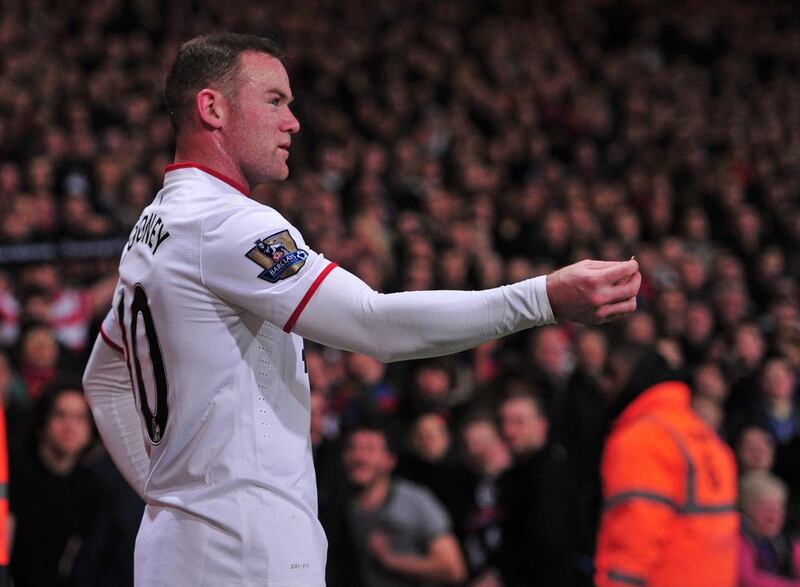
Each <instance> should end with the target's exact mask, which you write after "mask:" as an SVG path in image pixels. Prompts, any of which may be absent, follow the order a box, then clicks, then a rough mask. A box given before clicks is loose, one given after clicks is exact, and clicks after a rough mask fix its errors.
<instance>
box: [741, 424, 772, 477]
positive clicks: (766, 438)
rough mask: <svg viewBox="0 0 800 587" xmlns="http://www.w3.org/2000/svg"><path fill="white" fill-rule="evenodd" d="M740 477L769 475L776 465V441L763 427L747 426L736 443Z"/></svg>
mask: <svg viewBox="0 0 800 587" xmlns="http://www.w3.org/2000/svg"><path fill="white" fill-rule="evenodd" d="M736 459H737V461H738V463H739V476H740V477H744V476H745V475H747V474H748V473H753V472H762V473H769V472H771V471H772V468H773V466H774V465H775V440H774V439H773V438H772V436H771V435H770V433H769V432H767V431H766V430H765V429H764V428H762V427H761V426H755V425H751V426H747V427H746V428H744V429H743V430H742V432H741V434H740V435H739V441H738V442H737V443H736Z"/></svg>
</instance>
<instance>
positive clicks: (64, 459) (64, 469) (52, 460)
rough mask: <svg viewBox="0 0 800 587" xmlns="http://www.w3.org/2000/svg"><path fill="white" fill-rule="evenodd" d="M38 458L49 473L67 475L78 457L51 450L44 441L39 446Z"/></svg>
mask: <svg viewBox="0 0 800 587" xmlns="http://www.w3.org/2000/svg"><path fill="white" fill-rule="evenodd" d="M39 458H40V459H41V460H42V463H44V466H45V467H46V468H47V470H48V471H50V472H51V473H55V474H56V475H67V474H69V473H71V472H72V469H74V468H75V464H76V463H77V462H78V457H77V456H73V455H67V454H63V453H60V452H57V451H55V450H53V448H52V447H51V446H50V445H48V444H47V443H46V442H45V443H42V445H41V446H40V447H39Z"/></svg>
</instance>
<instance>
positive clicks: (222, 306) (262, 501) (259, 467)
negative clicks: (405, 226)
mask: <svg viewBox="0 0 800 587" xmlns="http://www.w3.org/2000/svg"><path fill="white" fill-rule="evenodd" d="M254 226H263V230H262V229H260V228H254ZM281 229H283V231H284V232H285V233H286V234H287V235H289V231H290V230H291V231H293V232H294V229H293V228H291V227H289V225H288V224H287V223H286V221H285V220H284V219H283V218H282V217H281V216H280V215H279V214H277V213H276V212H275V211H273V210H271V209H269V208H267V207H264V206H261V205H259V204H257V203H256V202H253V201H252V200H249V199H248V198H246V197H245V196H244V195H242V194H241V193H239V192H237V191H236V190H235V189H233V188H232V187H230V186H229V185H228V184H227V183H226V182H225V181H221V180H220V179H218V178H217V177H215V176H213V175H210V174H209V173H207V172H205V171H201V170H200V169H197V168H194V167H181V166H176V167H173V169H172V171H170V172H169V173H168V174H167V178H166V180H165V187H164V189H163V190H162V191H160V192H159V193H158V195H157V196H156V197H155V199H154V201H153V202H152V204H151V205H150V206H148V207H147V208H146V209H145V210H144V211H143V213H142V216H141V217H140V219H139V221H138V222H137V224H136V226H135V228H134V229H133V231H132V232H131V236H130V239H129V242H128V244H127V245H126V247H125V251H124V253H123V257H122V260H121V262H120V282H119V286H118V288H117V292H116V294H115V298H114V308H113V314H114V318H115V319H116V322H117V324H116V325H115V326H116V334H117V336H119V338H120V339H121V340H119V339H118V342H121V346H123V347H124V348H125V349H126V350H127V352H126V357H127V358H128V366H129V369H130V372H131V379H132V382H133V389H134V394H135V395H136V401H137V407H138V408H139V411H140V414H141V417H142V422H143V430H144V432H145V435H146V437H147V438H146V443H147V447H148V450H149V452H150V457H151V465H150V475H149V477H148V480H147V483H146V485H145V496H146V500H147V503H148V507H147V511H146V513H145V517H144V520H143V523H142V527H141V529H140V533H139V537H138V539H137V552H136V577H137V584H141V585H171V586H174V585H206V584H208V585H262V584H269V585H317V584H323V579H322V577H323V575H324V549H325V540H324V535H323V534H322V530H321V528H320V527H319V524H318V522H317V520H316V493H315V486H314V474H313V465H312V461H311V453H310V443H309V439H308V430H309V397H308V378H307V375H306V374H305V370H304V364H303V361H302V339H300V338H299V337H297V336H296V335H292V334H289V333H287V332H284V331H283V330H282V329H281V327H280V326H277V325H276V324H279V323H280V322H279V321H280V320H283V316H284V315H285V314H286V312H287V311H288V310H287V308H289V307H290V306H291V304H292V303H297V297H298V296H299V295H300V294H299V293H298V292H301V291H303V289H304V287H305V285H304V282H305V280H306V278H305V276H302V277H297V283H292V284H291V285H288V286H287V285H286V283H285V280H284V279H281V280H278V281H279V282H280V285H279V286H278V288H277V291H275V289H276V288H275V286H274V284H261V283H260V282H259V280H258V275H257V274H258V271H260V269H259V268H258V267H255V266H253V267H255V269H256V271H255V273H256V275H253V276H251V275H250V274H247V273H246V271H247V270H249V269H250V267H251V266H252V263H253V261H252V256H253V255H251V258H248V257H247V254H248V250H246V249H245V250H242V251H241V252H239V249H241V248H242V247H243V246H250V247H252V246H253V244H252V243H253V242H254V241H258V238H256V239H254V240H249V241H248V240H246V239H248V238H250V236H249V235H248V234H247V233H248V231H253V230H257V231H259V230H260V231H262V232H263V233H264V234H262V235H261V236H262V237H263V236H267V235H269V234H270V233H271V231H274V232H278V233H280V234H283V232H281ZM243 239H245V240H243ZM273 240H274V239H273ZM283 240H284V241H286V242H288V241H289V240H291V243H292V244H295V245H296V242H295V240H292V239H291V238H289V239H288V240H287V239H286V238H284V239H283ZM297 240H299V236H298V237H297ZM300 242H301V244H302V241H300ZM245 243H250V244H249V245H245ZM266 246H267V245H264V244H263V243H262V244H261V246H260V248H259V251H260V250H262V249H263V250H266ZM281 246H283V245H281ZM286 246H288V247H289V248H291V246H290V245H286ZM286 246H284V250H283V251H280V253H278V252H275V257H276V258H278V257H280V255H284V254H286V252H287V251H286ZM273 248H274V247H273ZM302 253H304V254H305V255H306V256H308V253H307V252H306V251H302ZM296 256H297V255H296ZM300 257H302V255H300ZM305 260H306V257H303V261H305ZM315 260H316V256H315ZM320 262H321V261H320ZM298 264H299V265H300V267H302V265H303V263H300V262H299V261H297V262H296V263H295V268H296V267H297V265H298ZM298 271H299V268H296V270H295V273H296V272H298ZM243 272H245V274H242V275H238V279H239V280H242V281H243V282H244V283H243V284H238V285H237V283H236V281H237V274H238V273H243ZM250 273H252V271H251V272H250ZM308 273H312V270H311V269H309V271H308ZM287 277H288V276H287ZM301 280H302V281H301ZM250 281H253V282H257V283H256V287H255V288H254V287H253V286H252V284H251V283H250ZM281 286H282V287H283V289H281ZM259 288H261V289H259ZM295 290H296V291H295ZM262 298H263V299H262ZM273 298H281V299H282V298H286V299H285V300H284V301H283V302H278V303H273ZM238 302H241V304H240V303H238ZM282 304H283V305H284V306H285V307H284V308H281V306H282ZM245 306H249V309H248V308H247V307H245ZM262 306H263V307H264V309H263V311H262ZM267 308H272V309H267ZM264 318H268V320H266V321H265V320H264ZM120 325H121V328H120ZM112 338H113V337H112Z"/></svg>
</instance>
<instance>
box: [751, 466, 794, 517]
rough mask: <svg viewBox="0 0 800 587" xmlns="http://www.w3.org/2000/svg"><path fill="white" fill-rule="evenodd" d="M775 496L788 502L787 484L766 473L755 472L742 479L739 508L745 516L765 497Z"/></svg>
mask: <svg viewBox="0 0 800 587" xmlns="http://www.w3.org/2000/svg"><path fill="white" fill-rule="evenodd" d="M768 495H774V496H776V497H778V498H779V499H780V500H781V501H782V502H784V503H785V502H786V499H787V497H788V490H787V488H786V483H784V482H783V481H782V480H781V479H779V478H778V477H776V476H775V475H773V474H772V473H768V472H766V471H753V472H751V473H747V474H746V475H744V477H742V480H741V482H740V483H739V506H740V508H741V510H742V512H744V513H745V514H747V513H748V512H749V510H750V507H751V506H752V504H753V503H754V502H755V501H757V500H759V499H761V498H762V497H764V496H768Z"/></svg>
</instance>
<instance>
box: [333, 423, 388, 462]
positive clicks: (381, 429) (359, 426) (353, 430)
mask: <svg viewBox="0 0 800 587" xmlns="http://www.w3.org/2000/svg"><path fill="white" fill-rule="evenodd" d="M359 432H367V433H370V434H380V435H381V436H383V439H384V441H385V442H386V450H388V451H389V452H390V453H392V454H393V455H394V456H397V455H398V454H399V450H400V447H399V445H398V442H397V439H396V438H395V435H394V434H391V433H390V432H389V430H388V428H387V427H386V426H384V425H382V424H380V423H378V422H370V421H364V422H358V423H356V424H353V425H352V426H349V427H347V428H346V429H345V430H344V439H345V444H347V443H348V442H349V441H350V438H352V437H353V435H354V434H358V433H359Z"/></svg>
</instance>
